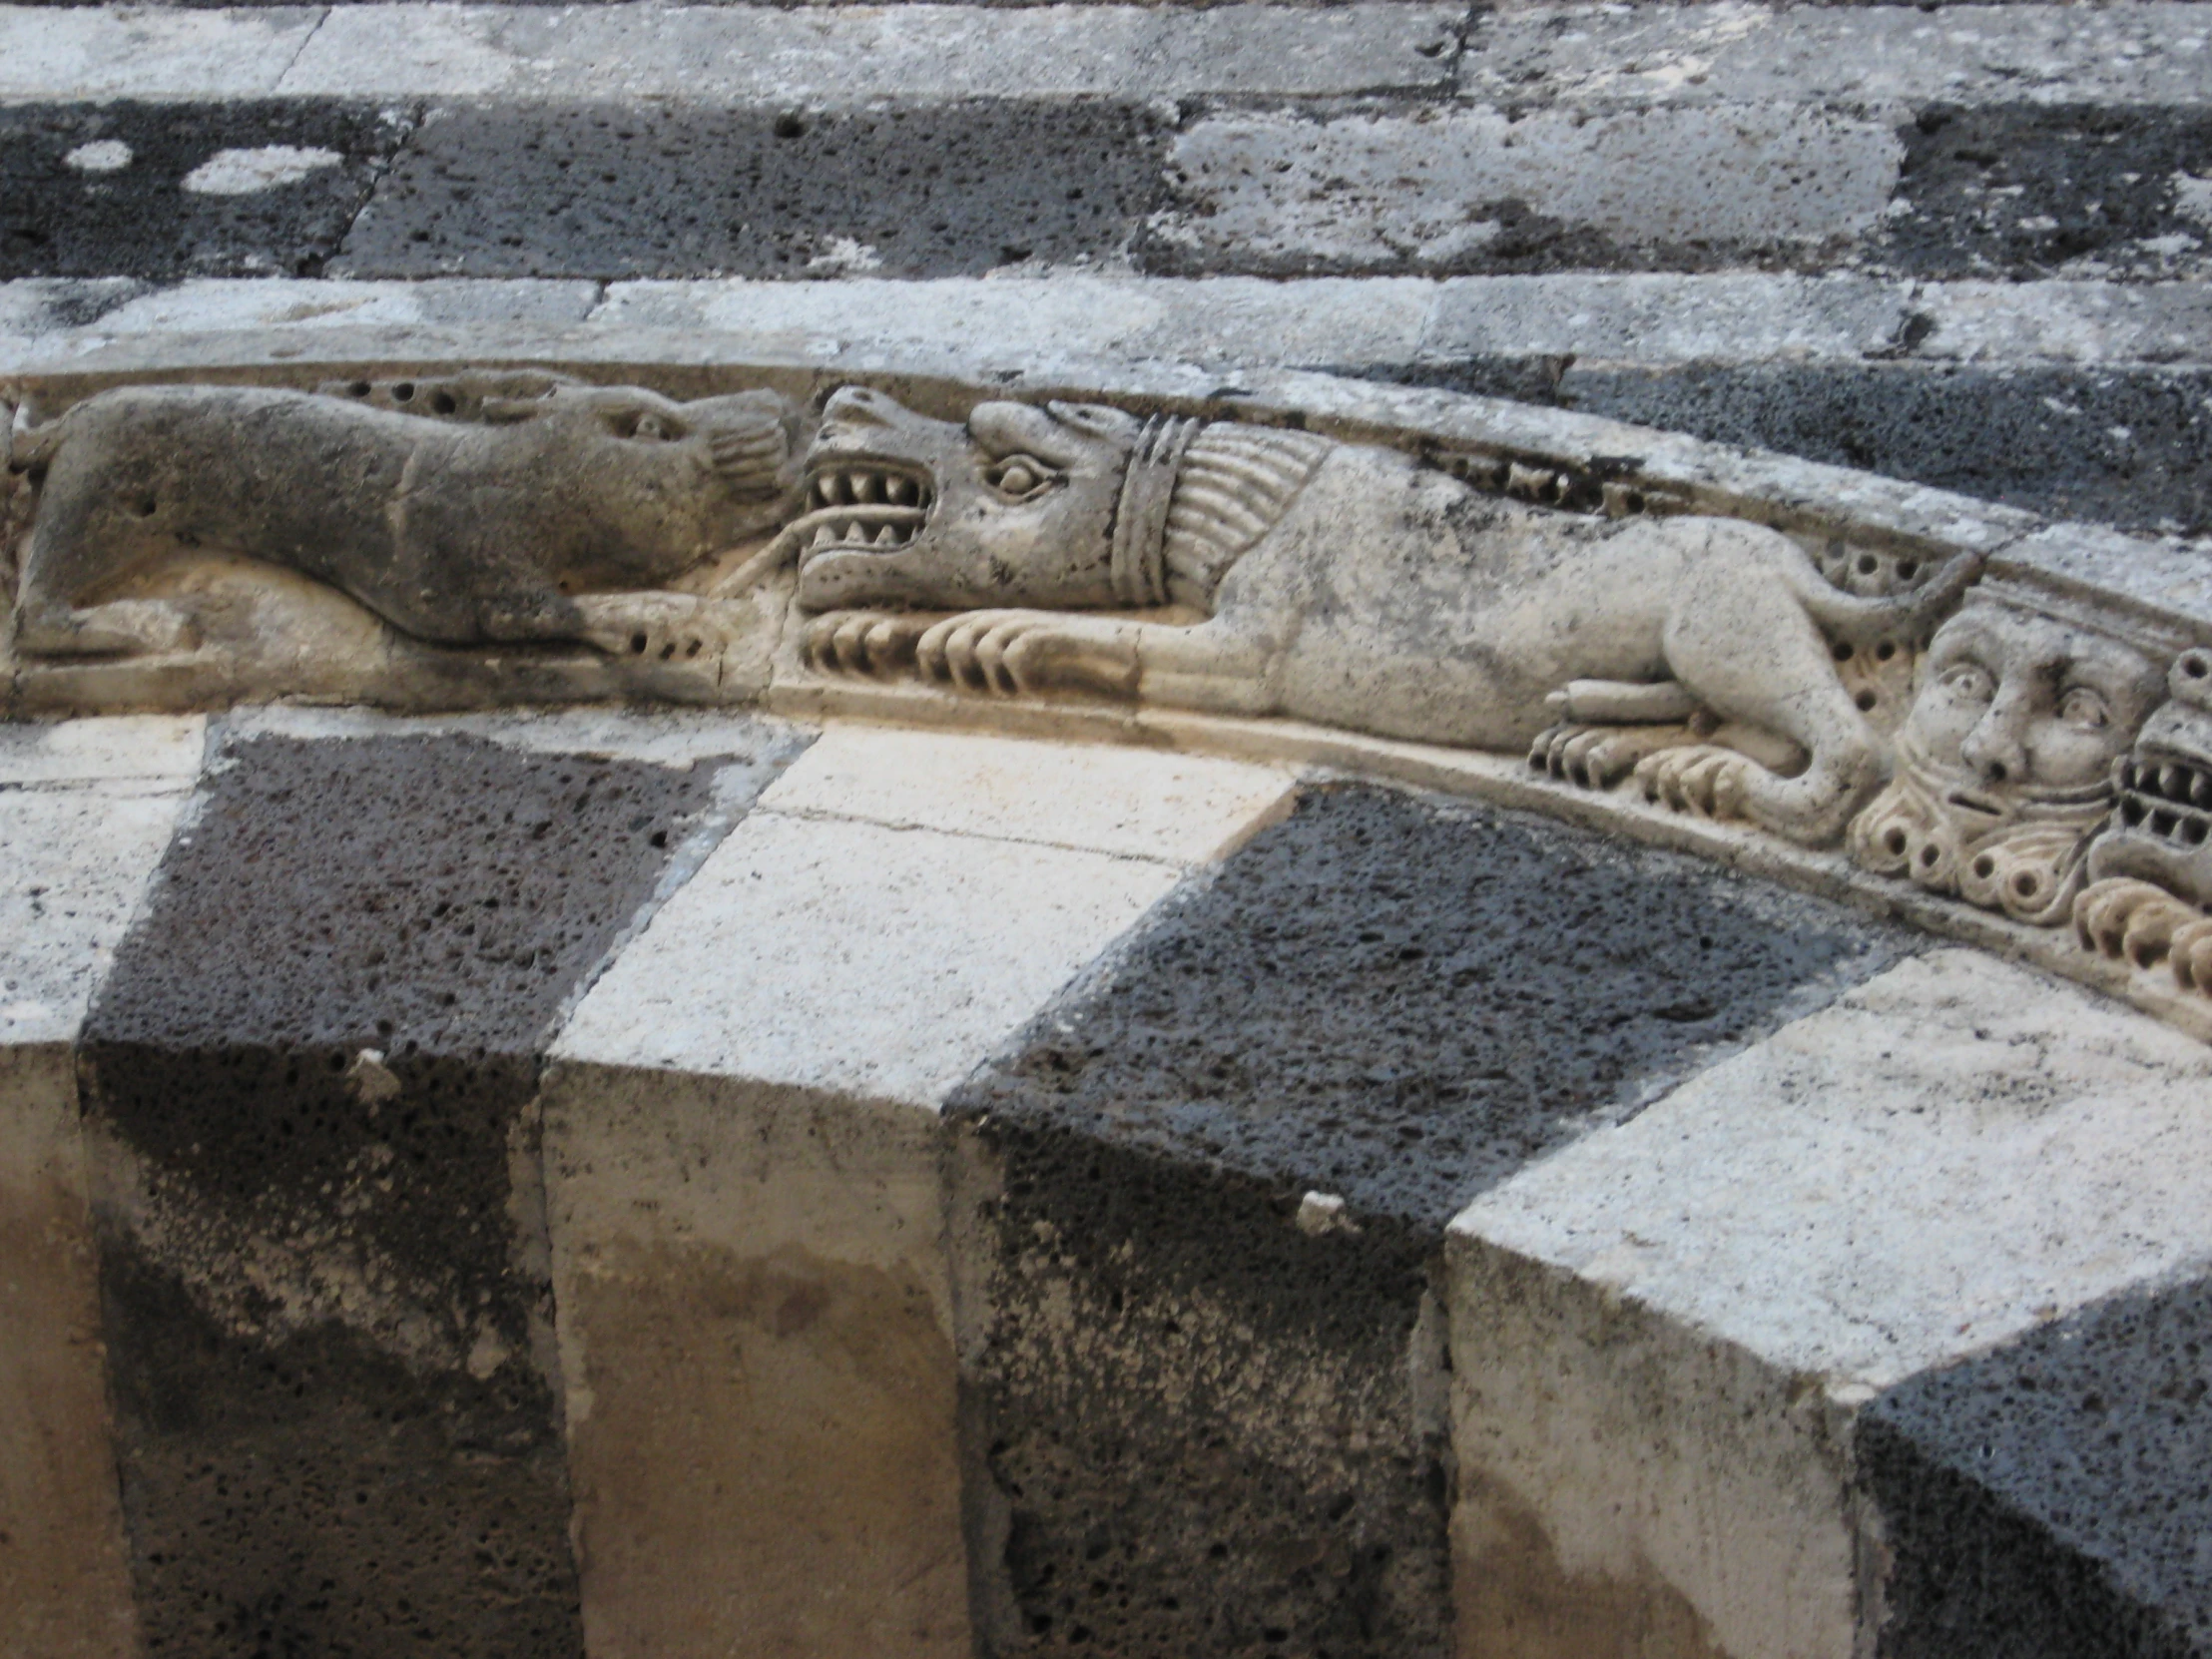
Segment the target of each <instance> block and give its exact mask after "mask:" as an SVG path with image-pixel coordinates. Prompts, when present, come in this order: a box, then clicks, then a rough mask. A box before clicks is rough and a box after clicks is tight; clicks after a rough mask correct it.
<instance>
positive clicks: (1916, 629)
mask: <svg viewBox="0 0 2212 1659" xmlns="http://www.w3.org/2000/svg"><path fill="white" fill-rule="evenodd" d="M1785 569H1786V571H1787V573H1788V577H1789V582H1790V586H1791V588H1792V589H1793V590H1794V591H1795V592H1796V594H1797V596H1798V599H1799V602H1800V603H1802V604H1803V605H1804V606H1805V611H1806V614H1807V615H1808V616H1810V617H1811V618H1812V619H1813V620H1814V621H1815V622H1817V623H1819V624H1820V626H1821V627H1822V628H1823V629H1825V630H1827V631H1828V632H1829V633H1830V634H1832V635H1834V636H1835V637H1836V638H1837V639H1839V640H1843V641H1846V642H1848V643H1850V644H1852V645H1867V644H1872V643H1873V642H1875V641H1877V640H1879V639H1882V638H1883V637H1885V636H1889V637H1891V638H1896V637H1898V636H1900V635H1919V636H1925V635H1927V634H1929V633H1931V632H1933V631H1934V629H1935V626H1936V623H1938V622H1940V621H1941V620H1942V617H1943V614H1944V613H1945V612H1947V611H1948V610H1949V609H1950V608H1951V607H1952V606H1953V605H1955V604H1957V602H1958V599H1959V596H1960V595H1962V594H1963V593H1964V592H1965V591H1966V589H1967V588H1969V587H1971V586H1972V585H1973V581H1974V578H1975V577H1977V576H1979V575H1980V574H1981V555H1980V554H1978V553H1954V554H1952V555H1951V556H1950V557H1949V558H1947V559H1945V560H1944V561H1943V562H1942V564H1941V565H1939V566H1937V567H1936V570H1934V571H1933V572H1931V573H1930V575H1929V576H1928V577H1927V578H1926V579H1925V580H1924V581H1921V582H1919V583H1917V584H1915V585H1914V586H1913V587H1910V588H1907V589H1906V590H1905V591H1904V592H1902V593H1886V594H1858V593H1846V592H1845V591H1844V590H1843V589H1842V588H1839V587H1837V586H1836V585H1835V583H1833V582H1831V581H1830V580H1829V579H1828V578H1827V577H1826V576H1823V575H1822V574H1821V572H1820V569H1819V567H1818V566H1816V565H1815V564H1814V563H1813V561H1812V560H1811V559H1810V558H1809V557H1807V556H1806V555H1805V553H1804V552H1803V551H1802V550H1798V556H1797V557H1796V558H1794V559H1791V560H1788V561H1787V562H1786V565H1785Z"/></svg>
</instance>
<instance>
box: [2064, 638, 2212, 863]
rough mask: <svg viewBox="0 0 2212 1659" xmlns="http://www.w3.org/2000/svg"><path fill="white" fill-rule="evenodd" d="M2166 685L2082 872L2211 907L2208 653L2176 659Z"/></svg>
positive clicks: (2211, 662)
mask: <svg viewBox="0 0 2212 1659" xmlns="http://www.w3.org/2000/svg"><path fill="white" fill-rule="evenodd" d="M2166 686H2167V690H2168V691H2169V693H2170V694H2171V695H2170V698H2169V700H2168V701H2167V702H2166V704H2165V705H2164V706H2163V707H2161V708H2160V709H2159V710H2158V711H2157V712H2156V713H2154V714H2153V715H2152V716H2151V717H2150V719H2149V720H2147V721H2145V722H2144V723H2143V731H2142V735H2141V736H2140V737H2138V738H2137V739H2136V740H2135V748H2134V750H2133V751H2132V752H2131V753H2130V754H2129V756H2128V758H2127V759H2126V760H2124V761H2122V762H2121V763H2120V765H2119V769H2118V773H2117V778H2116V782H2117V784H2118V795H2119V808H2118V811H2117V813H2116V814H2115V815H2114V817H2113V820H2112V823H2111V825H2110V827H2109V828H2108V829H2107V830H2105V832H2104V833H2103V834H2101V835H2099V836H2098V837H2097V839H2096V844H2095V845H2094V846H2092V847H2090V849H2089V873H2090V875H2091V876H2092V877H2093V878H2094V879H2096V880H2100V881H2101V880H2104V879H2105V878H2107V877H2108V876H2120V875H2131V876H2135V877H2137V878H2139V879H2142V880H2146V881H2155V882H2157V883H2158V884H2159V885H2160V886H2162V887H2164V888H2166V889H2167V890H2168V891H2170V892H2176V893H2179V894H2181V896H2183V897H2184V898H2187V899H2189V900H2190V901H2191V902H2192V903H2196V904H2212V651H2206V650H2204V649H2202V648H2198V649H2195V650H2190V651H2184V652H2183V653H2181V655H2180V656H2178V657H2176V658H2175V659H2174V665H2173V668H2172V669H2171V670H2170V671H2169V672H2168V674H2167V676H2166Z"/></svg>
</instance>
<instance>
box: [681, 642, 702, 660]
mask: <svg viewBox="0 0 2212 1659" xmlns="http://www.w3.org/2000/svg"><path fill="white" fill-rule="evenodd" d="M704 644H706V641H704V640H693V641H692V642H691V643H690V644H689V645H687V646H685V647H684V655H685V656H687V657H696V656H698V655H699V650H700V647H701V646H703V645H704Z"/></svg>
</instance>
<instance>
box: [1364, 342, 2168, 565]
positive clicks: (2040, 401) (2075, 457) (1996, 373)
mask: <svg viewBox="0 0 2212 1659" xmlns="http://www.w3.org/2000/svg"><path fill="white" fill-rule="evenodd" d="M1377 372H1378V373H1379V374H1382V375H1383V377H1386V378H1389V379H1397V380H1417V381H1418V382H1419V383H1421V384H1424V385H1435V386H1443V387H1447V388H1449V389H1450V390H1453V391H1466V392H1472V393H1474V394H1476V395H1477V396H1491V397H1518V398H1523V399H1526V400H1529V401H1533V402H1539V403H1555V404H1559V405H1562V406H1564V407H1567V408H1573V409H1579V410H1583V411H1585V412H1588V413H1591V414H1602V415H1610V416H1611V417H1613V418H1614V419H1616V420H1629V421H1635V422H1637V423H1639V424H1641V425H1646V426H1657V427H1661V428H1664V429H1666V430H1668V431H1679V432H1688V433H1690V434H1692V435H1693V436H1696V437H1701V438H1711V439H1714V440H1716V441H1718V442H1721V443H1741V444H1746V445H1749V446H1751V447H1753V448H1758V449H1774V450H1779V451H1780V452H1782V453H1783V454H1786V455H1802V456H1804V457H1805V458H1806V459H1807V460H1813V461H1826V462H1829V463H1830V464H1832V465H1836V466H1850V467H1859V468H1863V469H1865V470H1867V471H1871V472H1881V473H1886V474H1888V475H1889V476H1890V477H1893V478H1909V479H1911V480H1913V481H1914V482H1915V483H1920V484H1933V485H1935V486H1936V487H1937V488H1939V489H1949V490H1957V491H1959V492H1960V493H1962V494H1965V495H1977V496H1980V497H1981V498H1983V499H1984V500H1988V501H2001V502H2004V503H2005V504H2006V505H2008V506H2014V507H2025V508H2027V509H2029V510H2030V511H2033V512H2040V513H2049V514H2052V515H2053V516H2056V517H2061V518H2082V519H2091V520H2095V521H2098V522H2101V523H2106V524H2117V525H2121V526H2123V527H2125V528H2129V529H2146V530H2172V531H2180V532H2182V533H2185V534H2191V535H2201V534H2203V533H2204V532H2206V531H2207V530H2212V403H2208V398H2212V374H2207V373H2206V372H2205V371H2204V370H2202V369H2197V368H2183V367H2175V368H2151V367H2140V366H2128V367H2119V368H2104V367H2095V366H2086V365H2085V366H2082V367H2064V366H2056V365H2052V366H2037V367H2021V368H1982V367H1974V366H1967V365H1962V364H1953V363H1940V362H1874V363H1863V362H1808V363H1690V364H1684V365H1682V366H1680V367H1670V368H1649V369H1645V368H1607V367H1604V366H1601V365H1596V366H1591V367H1587V368H1585V367H1580V366H1577V365H1575V364H1574V363H1573V362H1572V360H1571V359H1561V358H1558V357H1548V358H1494V357H1493V358H1470V359H1466V360H1462V361H1459V362H1454V363H1450V364H1441V365H1423V366H1422V367H1421V368H1419V369H1417V370H1414V371H1412V372H1410V373H1408V372H1407V371H1406V370H1404V369H1401V368H1396V367H1392V368H1389V369H1386V370H1378V371H1377Z"/></svg>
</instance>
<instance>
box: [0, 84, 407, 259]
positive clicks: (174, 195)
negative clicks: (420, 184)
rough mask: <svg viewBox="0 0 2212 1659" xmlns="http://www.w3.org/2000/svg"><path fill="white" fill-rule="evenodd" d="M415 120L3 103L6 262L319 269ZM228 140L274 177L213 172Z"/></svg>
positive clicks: (271, 109) (204, 107) (0, 166)
mask: <svg viewBox="0 0 2212 1659" xmlns="http://www.w3.org/2000/svg"><path fill="white" fill-rule="evenodd" d="M411 124H412V123H411V119H410V118H409V117H408V116H407V114H406V113H405V112H403V111H391V110H387V109H383V108H380V107H377V106H373V105H363V104H354V103H341V102H317V103H275V102H264V101H257V100H252V99H239V100H235V101H230V102H224V103H204V104H187V105H182V106H180V105H160V104H148V103H124V102H116V103H100V104H93V103H82V104H58V103H52V104H16V105H13V106H7V105H0V277H147V278H152V279H155V280H162V281H170V280H175V279H177V278H179V277H192V276H252V275H259V276H287V277H288V276H313V275H316V274H318V273H319V272H320V271H321V269H322V264H323V262H324V261H325V260H326V259H327V258H328V257H329V256H330V255H331V254H332V253H334V252H335V251H336V249H337V246H338V243H339V240H340V239H341V238H342V237H343V236H344V235H345V231H346V227H347V226H348V225H350V224H351V223H352V220H353V216H354V214H355V213H357V212H358V211H359V209H360V206H361V204H362V203H363V202H364V201H366V200H367V198H368V194H369V188H370V186H371V185H372V184H373V182H374V180H375V178H376V176H377V174H378V173H379V172H381V170H382V169H383V168H384V166H385V165H386V164H387V163H388V162H389V161H390V159H391V157H392V155H393V153H394V152H395V151H396V150H397V149H398V148H399V146H400V144H401V143H402V141H403V140H404V139H405V137H406V134H407V131H408V129H409V127H410V126H411ZM100 147H112V148H105V149H103V148H100ZM226 153H243V154H244V155H245V156H246V157H247V158H249V159H251V158H259V159H260V160H261V161H262V162H263V163H266V164H269V167H265V168H264V169H263V172H262V174H261V175H259V177H264V178H267V179H268V180H270V181H271V182H268V183H266V184H259V185H256V184H255V179H256V177H257V175H255V174H254V173H253V172H252V170H251V166H250V165H248V166H246V167H245V168H243V169H242V167H240V166H233V167H231V168H229V169H227V170H225V171H224V172H223V173H219V174H215V175H210V174H208V173H205V172H203V171H202V170H204V169H207V168H209V167H210V165H211V164H213V163H215V162H217V161H218V159H219V158H221V157H223V156H224V155H225V154H226ZM88 155H89V156H90V157H91V158H92V159H93V160H95V161H96V162H98V163H100V164H101V165H100V166H98V167H95V168H92V169H90V170H88V169H87V168H86V167H85V166H84V165H83V163H84V162H85V161H86V159H87V157H88ZM72 157H76V158H77V159H78V160H77V163H76V164H74V165H73V164H72V162H71V159H70V158H72ZM234 160H236V158H235V157H234ZM118 161H120V162H121V165H120V166H114V167H112V168H111V167H109V166H108V165H107V164H110V163H115V162H118ZM285 164H289V165H288V166H287V165H285ZM270 167H273V168H274V169H275V171H274V172H272V171H270ZM301 169H303V171H298V170H301ZM295 171H296V172H297V176H296V177H293V176H291V174H292V173H293V172H295ZM196 182H198V183H201V184H207V183H213V184H214V185H217V186H223V187H226V188H225V189H222V190H216V191H210V190H206V189H196V188H194V186H195V183H196ZM234 185H235V186H253V187H254V188H242V189H236V190H233V189H230V188H228V187H230V186H234Z"/></svg>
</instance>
